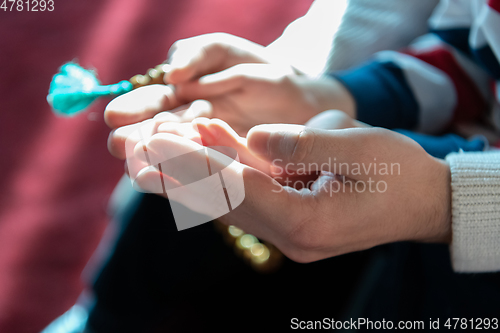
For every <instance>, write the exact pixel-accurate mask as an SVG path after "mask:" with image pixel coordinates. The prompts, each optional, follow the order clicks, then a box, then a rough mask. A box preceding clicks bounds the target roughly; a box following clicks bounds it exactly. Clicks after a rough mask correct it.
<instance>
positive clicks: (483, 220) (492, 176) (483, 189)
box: [446, 151, 500, 272]
mask: <svg viewBox="0 0 500 333" xmlns="http://www.w3.org/2000/svg"><path fill="white" fill-rule="evenodd" d="M446 161H447V162H448V164H449V166H450V170H451V189H452V200H451V202H452V243H451V245H450V250H451V258H452V264H453V268H454V270H455V271H457V272H490V271H500V152H498V151H496V152H481V153H463V152H462V153H452V154H449V155H448V156H447V157H446Z"/></svg>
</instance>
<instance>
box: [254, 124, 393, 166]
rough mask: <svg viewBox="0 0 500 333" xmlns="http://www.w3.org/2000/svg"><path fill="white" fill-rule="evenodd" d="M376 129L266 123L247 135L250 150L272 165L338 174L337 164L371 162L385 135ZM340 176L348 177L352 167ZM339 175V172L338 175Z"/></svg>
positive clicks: (350, 164) (349, 164) (348, 164)
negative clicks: (328, 127)
mask: <svg viewBox="0 0 500 333" xmlns="http://www.w3.org/2000/svg"><path fill="white" fill-rule="evenodd" d="M385 135H386V134H385V131H383V130H381V129H377V128H350V129H342V130H322V129H313V128H310V127H306V126H302V125H285V124H269V125H259V126H255V127H253V128H252V129H251V130H250V131H249V132H248V136H247V140H248V141H247V144H248V148H249V149H250V151H251V152H252V153H253V154H255V155H257V156H258V157H260V158H261V159H264V160H266V161H268V162H270V163H272V165H273V166H276V167H281V168H286V170H299V169H304V168H307V170H308V171H309V172H314V171H329V172H334V173H337V172H335V170H336V171H339V169H338V166H339V165H340V163H345V164H347V166H352V165H353V163H363V162H365V161H366V162H368V161H371V162H373V158H374V157H375V156H376V155H375V154H376V152H377V144H378V142H380V140H379V139H380V138H382V137H383V136H385ZM341 171H342V174H344V175H346V176H350V175H351V173H350V171H351V168H350V167H347V168H343V169H342V170H341ZM339 173H340V172H339Z"/></svg>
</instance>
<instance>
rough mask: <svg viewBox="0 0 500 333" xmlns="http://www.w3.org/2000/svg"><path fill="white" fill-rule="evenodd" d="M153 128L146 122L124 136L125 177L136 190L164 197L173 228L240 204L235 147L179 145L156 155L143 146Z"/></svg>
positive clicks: (218, 214)
mask: <svg viewBox="0 0 500 333" xmlns="http://www.w3.org/2000/svg"><path fill="white" fill-rule="evenodd" d="M154 129H155V122H154V120H148V121H145V122H143V123H141V126H140V127H139V128H138V129H137V128H136V129H135V130H133V131H132V132H131V133H130V134H128V135H127V139H126V142H125V151H126V160H127V166H128V170H129V177H130V179H131V181H132V185H133V187H134V188H135V189H136V190H137V191H140V192H144V193H156V194H163V195H166V196H167V197H168V198H169V201H170V207H171V209H172V213H173V216H174V219H175V223H176V225H177V230H179V231H180V230H184V229H188V228H191V227H194V226H197V225H200V224H203V223H206V222H209V221H212V220H214V219H216V218H219V217H221V216H223V215H225V214H227V213H229V212H231V211H232V210H233V209H235V208H236V207H238V206H239V205H240V204H241V203H242V202H243V200H244V198H245V188H244V183H243V176H242V173H241V172H239V171H240V169H241V167H239V163H238V162H239V159H238V154H237V152H236V150H235V149H233V148H230V147H222V146H217V147H203V146H201V145H198V144H194V142H189V143H190V144H189V145H185V146H184V145H183V146H182V149H172V150H168V149H166V150H162V153H161V154H158V153H156V152H154V151H151V150H149V149H147V147H146V145H145V144H144V139H146V138H150V137H151V136H152V134H153V133H155V132H154ZM156 135H158V134H156ZM160 135H161V134H160ZM172 138H173V139H175V140H189V139H185V138H181V137H172ZM140 146H142V149H141V147H140ZM145 183H147V186H144V184H145Z"/></svg>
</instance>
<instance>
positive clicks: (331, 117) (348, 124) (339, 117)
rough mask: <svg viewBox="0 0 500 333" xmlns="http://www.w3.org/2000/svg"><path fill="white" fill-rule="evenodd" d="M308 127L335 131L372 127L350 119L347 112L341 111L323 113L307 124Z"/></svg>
mask: <svg viewBox="0 0 500 333" xmlns="http://www.w3.org/2000/svg"><path fill="white" fill-rule="evenodd" d="M305 126H307V127H312V128H318V129H326V130H335V129H344V128H353V127H371V126H370V125H368V124H365V123H362V122H360V121H358V120H355V119H353V118H351V117H349V116H348V115H347V114H346V113H345V112H343V111H340V110H327V111H323V112H321V113H319V114H317V115H316V116H314V117H312V118H311V119H309V120H308V121H307V123H306V124H305Z"/></svg>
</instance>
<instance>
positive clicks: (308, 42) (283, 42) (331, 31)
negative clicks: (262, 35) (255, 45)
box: [267, 0, 348, 76]
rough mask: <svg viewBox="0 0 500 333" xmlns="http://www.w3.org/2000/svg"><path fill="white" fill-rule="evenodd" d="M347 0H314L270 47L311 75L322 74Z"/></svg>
mask: <svg viewBox="0 0 500 333" xmlns="http://www.w3.org/2000/svg"><path fill="white" fill-rule="evenodd" d="M347 2H348V0H315V1H314V2H313V4H312V5H311V7H310V8H309V11H308V12H307V14H306V15H304V16H302V17H300V18H298V19H297V20H295V21H293V22H292V23H290V24H289V25H288V26H287V28H286V29H285V31H284V32H283V34H282V35H281V36H280V37H279V38H278V39H276V40H275V41H274V42H272V43H271V44H270V45H268V46H267V49H268V50H269V51H270V52H272V53H274V55H275V56H277V57H279V58H282V59H283V58H284V59H287V61H288V62H289V63H290V64H291V65H293V66H294V67H295V68H297V69H298V70H300V71H301V72H304V73H306V74H308V75H311V76H316V75H318V74H320V72H321V71H322V69H323V67H324V66H325V64H326V62H327V59H328V55H329V53H330V49H331V45H332V41H333V36H334V35H335V33H336V32H337V30H338V27H339V25H340V22H341V20H342V16H343V15H344V12H345V9H346V7H347Z"/></svg>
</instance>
